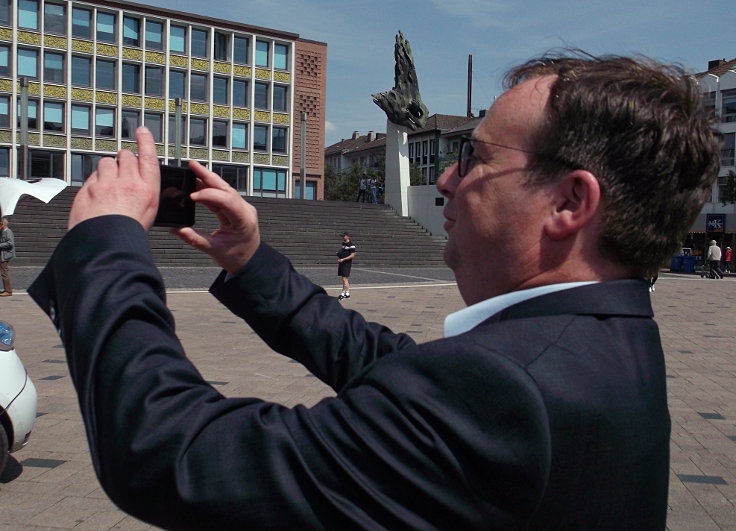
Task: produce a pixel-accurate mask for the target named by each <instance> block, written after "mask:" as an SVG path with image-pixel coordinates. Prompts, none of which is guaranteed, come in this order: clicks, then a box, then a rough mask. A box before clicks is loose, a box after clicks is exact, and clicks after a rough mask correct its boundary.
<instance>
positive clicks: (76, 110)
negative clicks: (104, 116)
mask: <svg viewBox="0 0 736 531" xmlns="http://www.w3.org/2000/svg"><path fill="white" fill-rule="evenodd" d="M90 116H91V110H90V108H89V106H87V105H72V134H73V135H84V136H89V124H90Z"/></svg>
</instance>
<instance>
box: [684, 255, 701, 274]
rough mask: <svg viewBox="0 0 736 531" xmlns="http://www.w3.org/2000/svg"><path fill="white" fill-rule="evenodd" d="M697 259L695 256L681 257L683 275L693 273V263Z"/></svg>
mask: <svg viewBox="0 0 736 531" xmlns="http://www.w3.org/2000/svg"><path fill="white" fill-rule="evenodd" d="M697 258H698V257H697V256H683V257H682V270H683V271H684V272H685V273H695V261H696V259H697Z"/></svg>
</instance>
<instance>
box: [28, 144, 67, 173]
mask: <svg viewBox="0 0 736 531" xmlns="http://www.w3.org/2000/svg"><path fill="white" fill-rule="evenodd" d="M28 158H29V159H30V162H29V166H30V168H31V177H33V178H44V177H53V178H55V179H63V178H64V152H63V151H41V150H35V149H32V150H30V151H29V152H28Z"/></svg>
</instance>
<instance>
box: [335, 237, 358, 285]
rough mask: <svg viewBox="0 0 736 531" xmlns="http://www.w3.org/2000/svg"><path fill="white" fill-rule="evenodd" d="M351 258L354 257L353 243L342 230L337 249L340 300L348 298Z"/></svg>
mask: <svg viewBox="0 0 736 531" xmlns="http://www.w3.org/2000/svg"><path fill="white" fill-rule="evenodd" d="M353 258H355V244H354V243H353V242H351V241H350V235H349V234H348V233H347V232H343V233H342V245H341V246H340V250H339V251H337V276H339V277H340V278H341V279H342V291H341V292H340V295H339V296H338V297H337V298H338V299H340V300H342V299H349V298H350V269H351V268H352V267H353Z"/></svg>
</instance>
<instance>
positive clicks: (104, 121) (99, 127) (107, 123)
mask: <svg viewBox="0 0 736 531" xmlns="http://www.w3.org/2000/svg"><path fill="white" fill-rule="evenodd" d="M95 134H96V135H97V136H107V137H110V136H115V109H107V108H104V107H97V111H96V112H95Z"/></svg>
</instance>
